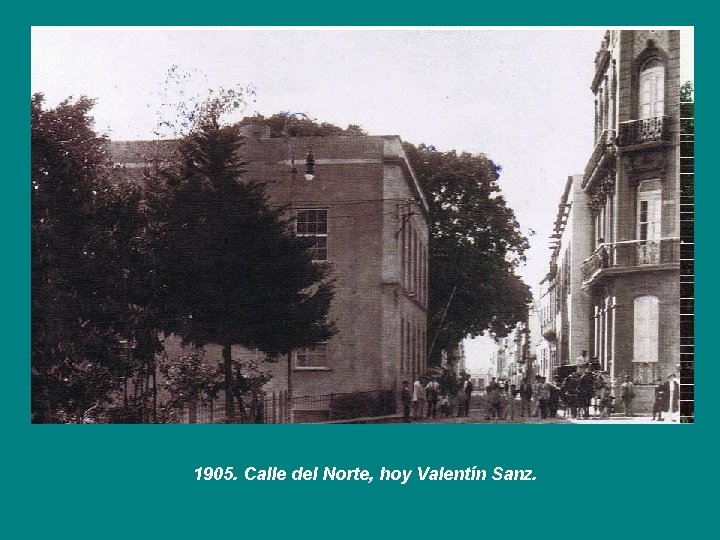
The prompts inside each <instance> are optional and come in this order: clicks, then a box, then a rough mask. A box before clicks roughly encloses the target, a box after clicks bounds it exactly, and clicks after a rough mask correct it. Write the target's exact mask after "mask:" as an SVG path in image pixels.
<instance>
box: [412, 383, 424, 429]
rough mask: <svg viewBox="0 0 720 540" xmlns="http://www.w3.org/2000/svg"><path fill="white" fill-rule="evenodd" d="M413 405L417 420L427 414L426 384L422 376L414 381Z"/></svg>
mask: <svg viewBox="0 0 720 540" xmlns="http://www.w3.org/2000/svg"><path fill="white" fill-rule="evenodd" d="M412 406H413V417H414V418H415V420H417V419H419V418H422V417H423V415H424V414H425V385H423V383H422V380H421V379H420V377H418V379H417V380H416V381H415V382H414V383H413V397H412Z"/></svg>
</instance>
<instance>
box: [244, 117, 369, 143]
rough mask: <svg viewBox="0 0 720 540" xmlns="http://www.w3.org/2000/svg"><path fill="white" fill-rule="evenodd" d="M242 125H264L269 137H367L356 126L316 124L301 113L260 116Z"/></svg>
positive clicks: (249, 119)
mask: <svg viewBox="0 0 720 540" xmlns="http://www.w3.org/2000/svg"><path fill="white" fill-rule="evenodd" d="M243 122H244V123H253V124H260V125H265V126H268V127H269V128H270V136H271V137H284V136H286V135H289V136H290V137H328V136H336V137H342V136H346V137H355V136H362V135H367V132H366V131H365V130H364V129H363V128H362V127H360V126H358V125H356V124H350V125H348V127H346V128H344V129H343V128H341V127H340V126H336V125H335V124H331V123H329V122H318V121H316V120H313V119H311V118H309V117H308V116H306V115H305V114H303V113H300V114H298V113H290V112H280V113H277V114H274V115H272V116H268V117H265V116H263V115H261V114H256V115H255V116H249V117H246V118H243Z"/></svg>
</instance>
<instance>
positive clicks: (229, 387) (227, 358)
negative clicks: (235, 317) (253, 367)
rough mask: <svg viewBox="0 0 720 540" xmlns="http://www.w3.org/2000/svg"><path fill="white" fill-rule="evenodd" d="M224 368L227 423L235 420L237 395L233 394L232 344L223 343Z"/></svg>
mask: <svg viewBox="0 0 720 540" xmlns="http://www.w3.org/2000/svg"><path fill="white" fill-rule="evenodd" d="M222 357H223V369H224V371H225V381H224V387H225V423H226V424H232V423H234V422H235V397H234V396H233V369H232V368H233V366H232V345H228V344H226V345H223V350H222Z"/></svg>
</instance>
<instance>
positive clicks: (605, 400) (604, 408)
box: [600, 386, 615, 418]
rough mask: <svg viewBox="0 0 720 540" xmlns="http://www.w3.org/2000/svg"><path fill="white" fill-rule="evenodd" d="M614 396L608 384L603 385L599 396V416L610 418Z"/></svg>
mask: <svg viewBox="0 0 720 540" xmlns="http://www.w3.org/2000/svg"><path fill="white" fill-rule="evenodd" d="M614 399H615V397H614V396H613V395H612V390H611V389H610V387H609V386H605V387H604V388H603V390H602V395H601V396H600V418H610V415H611V414H612V409H613V400H614Z"/></svg>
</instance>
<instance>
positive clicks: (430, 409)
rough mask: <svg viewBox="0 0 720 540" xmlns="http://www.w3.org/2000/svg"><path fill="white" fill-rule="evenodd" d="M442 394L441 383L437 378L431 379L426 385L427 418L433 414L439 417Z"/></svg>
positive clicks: (434, 416)
mask: <svg viewBox="0 0 720 540" xmlns="http://www.w3.org/2000/svg"><path fill="white" fill-rule="evenodd" d="M439 394H440V383H439V382H437V381H436V380H435V379H430V382H429V383H427V386H426V387H425V397H426V399H427V418H430V416H431V415H432V417H433V418H437V404H438V398H439Z"/></svg>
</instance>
